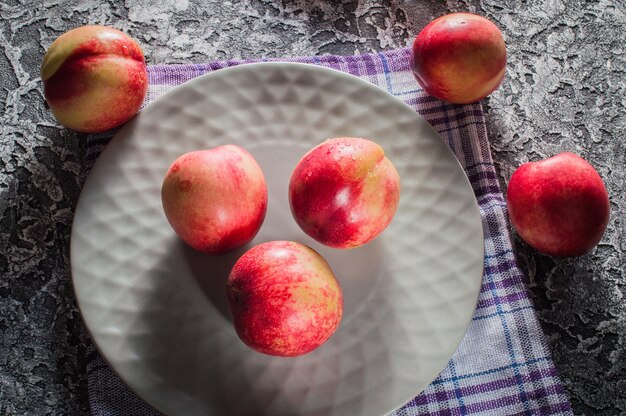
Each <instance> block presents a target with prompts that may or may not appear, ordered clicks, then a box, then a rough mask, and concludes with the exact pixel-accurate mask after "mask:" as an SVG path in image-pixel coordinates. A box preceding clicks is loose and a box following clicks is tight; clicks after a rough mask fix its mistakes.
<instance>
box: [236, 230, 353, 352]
mask: <svg viewBox="0 0 626 416" xmlns="http://www.w3.org/2000/svg"><path fill="white" fill-rule="evenodd" d="M227 294H228V301H229V304H230V309H231V312H232V315H233V318H234V324H235V329H236V331H237V334H238V335H239V337H240V338H241V340H242V341H243V342H244V343H245V344H246V345H248V346H249V347H250V348H252V349H253V350H255V351H258V352H261V353H263V354H268V355H274V356H280V357H294V356H298V355H303V354H307V353H309V352H311V351H313V350H314V349H316V348H318V347H319V346H320V345H322V344H323V343H324V342H326V341H327V340H328V339H329V338H330V337H331V336H332V334H333V333H334V332H335V331H336V330H337V328H338V326H339V324H340V322H341V318H342V315H343V295H342V292H341V288H340V286H339V283H338V282H337V280H336V279H335V276H334V275H333V272H332V270H331V269H330V266H329V265H328V263H327V262H326V260H324V258H323V257H322V256H320V255H319V254H318V253H317V252H316V251H314V250H313V249H311V248H309V247H307V246H305V245H303V244H300V243H296V242H292V241H271V242H267V243H263V244H260V245H258V246H255V247H253V248H252V249H250V250H248V251H247V252H246V253H245V254H244V255H243V256H241V258H240V259H239V260H238V261H237V263H235V266H234V267H233V269H232V271H231V273H230V275H229V277H228V285H227Z"/></svg>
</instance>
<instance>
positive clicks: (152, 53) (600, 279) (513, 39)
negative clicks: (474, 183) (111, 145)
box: [0, 0, 626, 415]
mask: <svg viewBox="0 0 626 416" xmlns="http://www.w3.org/2000/svg"><path fill="white" fill-rule="evenodd" d="M453 11H471V12H476V13H478V14H481V15H484V16H487V17H488V18H490V19H491V20H493V21H494V22H495V23H496V24H498V25H499V27H500V28H501V29H502V31H503V33H504V36H505V40H506V41H507V44H508V53H509V63H508V72H507V77H506V79H505V81H504V83H503V85H502V86H501V88H500V89H498V90H497V91H496V92H495V93H493V94H492V95H491V97H490V98H488V99H487V100H485V101H484V105H485V108H486V109H487V111H488V125H489V126H488V127H489V131H490V138H491V146H492V152H493V156H494V159H495V161H496V165H497V169H498V172H499V175H500V181H501V185H502V188H503V191H506V184H507V181H508V178H509V177H510V175H511V174H512V173H513V171H514V170H515V168H516V167H518V166H519V165H520V164H521V163H523V162H526V161H529V160H539V159H543V158H545V157H549V156H552V155H554V154H555V153H558V152H560V151H565V150H568V151H573V152H576V153H578V154H580V155H582V156H583V157H585V158H586V159H587V160H589V161H590V162H591V163H592V164H593V165H594V166H595V167H596V169H597V170H598V171H599V173H600V175H601V176H602V178H603V179H604V180H605V183H606V185H607V188H608V190H609V194H610V198H611V221H610V224H609V227H608V230H607V232H606V234H605V237H604V238H603V240H602V242H601V243H600V245H599V246H598V247H597V248H596V249H595V250H594V251H592V252H591V253H590V254H588V255H586V256H583V257H581V258H576V259H557V258H551V257H548V256H544V255H541V254H539V253H537V252H536V251H534V250H533V249H531V248H530V247H528V246H527V245H525V244H524V243H523V242H522V241H521V240H519V238H517V237H515V241H514V245H515V248H516V252H517V255H518V258H519V261H520V264H521V267H522V269H523V270H524V272H526V274H527V276H528V279H529V280H528V282H529V288H530V290H531V293H532V299H533V301H534V303H535V305H536V308H537V311H538V315H539V318H540V321H541V323H542V326H543V328H544V330H545V332H546V335H547V337H548V341H549V343H550V345H551V347H552V350H553V354H554V359H555V362H556V366H557V368H558V370H559V372H560V375H561V377H562V379H563V382H564V383H565V386H566V389H567V391H568V392H569V395H570V397H571V401H572V405H573V408H574V410H575V413H576V414H587V415H618V414H626V322H625V321H626V299H624V295H625V293H626V287H625V282H624V278H625V273H624V271H625V269H626V267H625V264H626V260H625V258H624V251H625V249H626V241H625V240H624V234H625V233H624V216H625V213H626V212H625V211H626V204H625V201H624V171H625V167H626V166H625V165H626V160H625V159H626V156H625V153H626V151H625V146H624V137H625V133H626V131H625V123H626V122H625V120H626V117H625V114H626V112H625V110H626V108H625V107H626V105H625V104H626V88H625V80H624V74H625V71H626V65H625V64H626V59H625V58H624V56H625V53H624V52H625V51H624V48H625V45H626V37H625V34H624V33H625V32H624V27H625V24H626V5H625V4H624V2H623V1H622V0H598V1H583V0H535V1H532V2H529V1H525V0H522V1H519V0H480V1H479V0H448V1H445V2H444V1H441V0H423V1H416V0H380V1H345V0H344V1H333V0H325V1H310V0H309V1H305V0H243V1H222V0H161V1H158V2H154V1H152V0H126V1H124V2H122V1H115V2H113V1H112V2H98V1H96V0H67V1H64V0H48V1H45V2H41V1H34V0H0V47H1V48H2V53H0V74H1V78H0V83H1V88H0V106H1V107H0V108H1V111H0V129H1V131H2V140H1V141H0V169H1V170H0V172H1V173H0V195H1V197H0V224H1V226H0V272H1V273H0V275H1V277H0V414H2V415H79V414H87V413H88V401H87V395H86V377H85V361H84V352H85V345H86V342H87V335H86V332H85V329H84V327H83V324H82V321H81V319H80V316H79V314H78V312H77V310H76V307H75V301H74V296H73V292H72V288H71V282H70V273H69V257H68V249H69V237H70V229H71V224H72V218H73V213H74V209H75V206H76V202H77V199H78V196H79V193H80V189H81V186H82V183H83V181H84V179H85V175H86V172H87V169H88V164H87V162H86V161H85V150H86V148H85V136H84V135H81V134H77V133H74V132H71V131H68V130H66V129H64V128H61V127H60V126H59V125H58V124H57V123H56V121H55V120H54V119H53V117H52V116H51V114H50V113H48V112H47V110H46V109H45V107H44V104H43V97H42V92H41V91H42V90H41V84H40V80H39V78H38V77H39V65H40V63H41V59H42V57H43V54H44V53H45V51H46V48H47V47H48V46H49V45H50V44H51V43H52V41H53V40H54V39H55V38H56V37H57V36H58V35H60V34H61V33H63V32H64V31H66V30H69V29H71V28H73V27H76V26H80V25H83V24H87V23H91V24H105V25H110V26H114V27H116V28H118V29H121V30H123V31H125V32H127V33H128V34H130V35H131V36H132V37H134V38H135V39H137V40H138V41H139V42H140V43H141V45H142V46H143V48H144V52H145V54H146V57H147V61H148V63H149V64H167V63H198V62H205V61H211V60H216V59H230V58H260V57H280V56H286V55H291V56H294V55H312V54H324V53H333V54H354V53H359V52H370V51H379V50H385V49H392V48H398V47H404V46H407V45H409V44H410V42H411V40H412V38H413V37H414V36H415V35H416V34H417V32H418V31H419V30H420V28H422V27H423V26H424V25H426V24H427V23H428V22H429V21H430V20H431V19H432V18H434V17H437V16H439V15H442V14H444V13H447V12H453Z"/></svg>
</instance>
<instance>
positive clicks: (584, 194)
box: [507, 152, 610, 257]
mask: <svg viewBox="0 0 626 416" xmlns="http://www.w3.org/2000/svg"><path fill="white" fill-rule="evenodd" d="M507 205H508V211H509V217H510V219H511V223H512V224H513V226H514V227H515V229H516V230H517V232H518V234H519V235H520V237H521V238H522V239H523V240H524V241H526V242H527V243H528V244H529V245H531V246H532V247H534V248H536V249H537V250H539V251H541V252H543V253H545V254H548V255H551V256H558V257H575V256H581V255H583V254H586V253H588V252H589V251H591V250H592V249H593V248H594V247H595V246H596V245H597V244H598V242H599V241H600V240H601V239H602V236H603V234H604V231H605V230H606V226H607V224H608V222H609V214H610V205H609V196H608V192H607V190H606V187H605V186H604V182H603V181H602V178H600V175H598V172H596V170H595V169H594V168H593V166H591V165H590V164H589V163H588V162H587V161H585V160H584V159H583V158H581V157H580V156H578V155H575V154H573V153H568V152H565V153H559V154H558V155H556V156H553V157H551V158H548V159H545V160H543V161H540V162H530V163H525V164H523V165H522V166H520V167H519V168H518V169H517V170H516V171H515V172H514V173H513V175H512V176H511V179H510V181H509V185H508V189H507Z"/></svg>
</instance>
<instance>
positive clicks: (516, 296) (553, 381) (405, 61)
mask: <svg viewBox="0 0 626 416" xmlns="http://www.w3.org/2000/svg"><path fill="white" fill-rule="evenodd" d="M291 61H296V62H304V63H311V64H318V65H322V66H326V67H330V68H334V69H338V70H341V71H344V72H348V73H350V74H352V75H356V76H358V77H360V78H362V79H365V80H367V81H369V82H372V83H374V84H376V85H378V86H380V87H382V88H383V89H385V90H386V91H388V92H389V93H390V94H392V95H394V96H396V97H397V98H399V99H401V100H402V101H404V102H405V103H407V104H408V105H409V106H411V107H412V108H414V109H415V110H416V111H417V112H418V113H420V114H421V115H422V116H423V117H425V118H426V120H428V121H429V122H430V124H431V125H432V126H433V127H434V128H435V129H436V130H437V131H438V132H439V133H440V134H441V136H442V137H443V139H444V140H446V141H447V143H448V144H449V145H450V148H451V149H452V150H453V151H454V153H455V155H456V156H457V158H458V159H459V161H460V162H461V165H462V166H463V168H464V169H465V172H466V173H467V176H468V177H469V179H470V181H471V183H472V187H473V189H474V193H475V195H476V199H477V200H478V204H479V207H480V213H481V215H482V220H483V229H484V237H485V268H484V276H483V284H482V290H481V292H480V297H479V299H478V306H477V308H476V311H475V313H474V317H473V319H472V323H471V325H470V327H469V330H468V332H467V334H466V335H465V337H464V339H463V341H462V343H461V344H460V346H459V348H458V350H457V351H456V353H455V354H454V356H453V357H452V359H451V360H450V362H449V364H448V366H447V367H446V368H445V369H444V370H443V372H442V373H441V374H440V375H439V377H437V379H436V380H435V381H433V382H432V383H431V384H430V386H428V387H427V388H426V390H424V391H423V392H422V393H420V394H419V395H417V396H416V397H415V398H414V399H413V400H411V401H410V402H409V403H408V404H406V405H405V406H404V407H402V408H400V409H399V410H397V411H395V412H394V413H393V415H395V416H413V415H466V414H468V415H469V414H472V415H478V414H480V415H490V416H494V415H522V414H523V415H570V414H572V412H571V409H570V405H569V402H568V400H567V397H566V395H565V392H564V389H563V387H562V384H561V381H560V380H559V377H558V375H557V372H556V369H555V367H554V364H553V362H552V359H551V358H550V351H549V350H548V348H547V345H546V342H545V338H544V335H543V333H542V331H541V328H540V327H539V324H538V321H537V317H536V315H535V311H534V310H533V306H532V303H531V302H530V300H529V298H528V293H527V290H526V287H525V283H524V276H523V274H522V273H521V272H520V269H519V268H518V266H517V264H516V260H515V255H514V253H513V250H512V247H511V241H510V236H509V231H508V225H507V216H506V204H505V201H504V199H503V197H502V194H501V193H500V188H499V185H498V180H497V177H496V171H495V168H494V164H493V161H492V159H491V154H490V151H489V142H488V140H487V132H486V129H485V120H484V115H483V111H482V107H481V104H480V103H476V104H471V105H463V106H459V105H450V104H446V103H443V102H441V101H438V100H436V99H434V98H433V97H431V96H429V95H428V94H426V93H425V92H424V91H422V90H421V89H420V88H419V87H418V84H417V83H416V82H415V80H414V78H413V76H412V74H411V72H410V69H409V51H408V50H407V49H401V50H395V51H389V52H384V53H379V54H363V55H358V56H348V57H339V56H322V57H313V58H299V59H291ZM247 62H249V61H226V62H214V63H210V64H203V65H175V66H153V67H150V68H149V78H150V88H149V91H148V96H147V99H146V102H150V101H152V100H154V99H156V98H157V97H158V96H160V95H161V94H163V93H164V92H166V91H169V90H171V89H172V88H173V87H175V86H177V85H180V84H182V83H183V82H185V81H188V80H190V79H192V78H194V77H197V76H199V75H202V74H205V73H207V72H210V71H214V70H218V69H220V68H224V67H228V66H234V65H238V64H242V63H247ZM108 139H109V136H106V135H102V136H100V137H93V138H92V139H91V140H90V148H89V155H90V159H91V160H92V161H93V160H95V158H97V156H98V155H99V154H100V151H101V150H102V148H103V147H104V146H105V145H106V143H107V141H108ZM87 358H88V367H87V371H88V387H89V400H90V404H91V411H92V414H94V415H96V416H118V415H120V416H121V415H124V416H129V415H137V416H146V415H157V414H158V413H157V412H155V411H154V410H153V409H151V408H150V407H149V406H148V405H146V404H145V403H144V402H143V401H141V399H139V398H137V397H136V396H135V395H134V394H133V393H131V392H130V390H129V389H128V387H126V386H125V385H124V383H122V382H121V381H120V380H119V379H118V378H117V377H116V376H114V375H113V373H112V372H111V369H110V368H109V367H108V366H107V364H106V363H105V362H104V361H103V360H102V358H101V357H100V356H99V355H98V353H97V352H96V351H95V350H93V349H92V350H91V351H89V354H88V357H87Z"/></svg>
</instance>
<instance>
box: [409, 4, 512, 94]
mask: <svg viewBox="0 0 626 416" xmlns="http://www.w3.org/2000/svg"><path fill="white" fill-rule="evenodd" d="M411 68H412V70H413V75H414V76H415V78H416V79H417V82H418V83H419V84H420V85H421V86H422V88H423V89H424V90H425V91H426V92H427V93H429V94H431V95H433V96H434V97H436V98H439V99H440V100H444V101H448V102H451V103H455V104H466V103H472V102H475V101H478V100H480V99H482V98H484V97H486V96H487V95H489V94H491V93H492V92H493V91H495V90H496V89H497V88H498V86H499V85H500V83H501V82H502V80H503V79H504V73H505V68H506V45H505V43H504V39H503V37H502V32H501V31H500V29H498V27H497V26H496V25H495V24H493V23H492V22H491V21H489V20H488V19H486V18H484V17H482V16H478V15H475V14H471V13H451V14H448V15H445V16H441V17H439V18H437V19H435V20H433V21H432V22H430V23H429V24H428V25H427V26H426V27H425V28H424V29H423V30H422V31H421V32H420V33H419V34H418V35H417V36H416V38H415V40H414V42H413V48H412V50H411Z"/></svg>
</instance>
